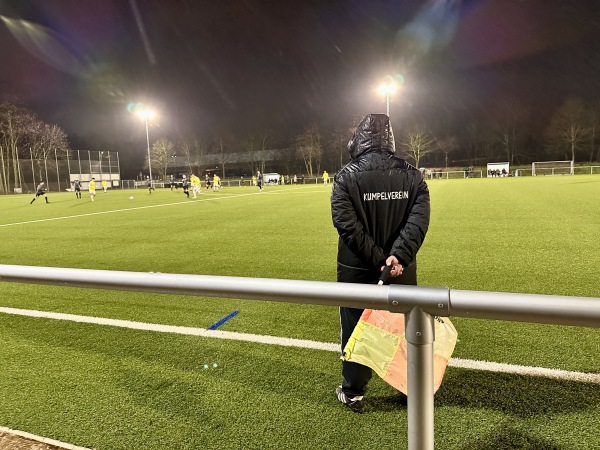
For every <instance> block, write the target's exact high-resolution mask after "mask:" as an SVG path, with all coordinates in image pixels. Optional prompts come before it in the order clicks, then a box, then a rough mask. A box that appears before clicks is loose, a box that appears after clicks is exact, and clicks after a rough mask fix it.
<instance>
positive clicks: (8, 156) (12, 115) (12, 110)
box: [0, 102, 27, 193]
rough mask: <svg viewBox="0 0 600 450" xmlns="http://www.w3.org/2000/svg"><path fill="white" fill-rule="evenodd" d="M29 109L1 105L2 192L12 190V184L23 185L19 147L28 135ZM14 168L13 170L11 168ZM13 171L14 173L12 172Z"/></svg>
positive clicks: (7, 104)
mask: <svg viewBox="0 0 600 450" xmlns="http://www.w3.org/2000/svg"><path fill="white" fill-rule="evenodd" d="M26 116H27V111H26V110H25V109H23V108H20V107H18V106H16V105H13V104H12V103H8V102H5V103H2V104H1V105H0V150H1V152H0V163H1V164H2V171H1V172H0V176H1V178H0V192H2V193H6V192H9V191H10V186H11V184H14V185H15V186H17V185H18V186H20V185H21V178H20V171H19V167H18V166H19V147H20V146H21V145H22V144H23V143H24V142H25V140H26V135H27V126H26V124H25V123H26V119H25V117H26ZM11 169H12V170H11ZM11 172H12V173H11Z"/></svg>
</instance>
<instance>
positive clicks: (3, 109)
mask: <svg viewBox="0 0 600 450" xmlns="http://www.w3.org/2000/svg"><path fill="white" fill-rule="evenodd" d="M68 149H69V146H68V143H67V135H66V133H65V132H64V131H63V130H62V129H61V128H60V127H59V126H58V125H49V124H46V123H44V122H42V121H41V120H40V119H39V118H38V117H37V116H36V115H35V114H34V113H32V112H31V111H29V110H27V109H25V108H22V107H20V106H17V105H14V104H12V103H8V102H4V103H2V104H0V165H1V168H0V192H9V191H10V187H11V185H12V186H21V185H22V182H23V180H22V175H21V173H22V171H21V167H20V159H23V158H31V159H32V160H33V161H35V163H36V165H37V172H38V178H39V179H42V178H45V177H43V176H42V169H41V167H42V165H41V162H42V161H43V162H44V163H45V161H46V160H47V159H49V157H50V155H52V156H54V157H55V158H58V157H59V156H60V157H61V158H63V157H64V156H66V155H67V152H68Z"/></svg>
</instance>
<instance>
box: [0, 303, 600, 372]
mask: <svg viewBox="0 0 600 450" xmlns="http://www.w3.org/2000/svg"><path fill="white" fill-rule="evenodd" d="M0 313H4V314H13V315H18V316H28V317H38V318H46V319H55V320H67V321H71V322H80V323H91V324H96V325H108V326H113V327H120V328H129V329H133V330H145V331H157V332H161V333H175V334H184V335H191V336H202V337H208V338H215V339H231V340H236V341H244V342H256V343H259V344H267V345H281V346H286V347H298V348H307V349H313V350H324V351H329V352H337V353H339V352H340V344H338V343H333V342H317V341H310V340H305V339H292V338H283V337H277V336H265V335H260V334H249V333H235V332H232V331H220V330H207V329H205V328H193V327H181V326H175V325H160V324H152V323H144V322H133V321H129V320H118V319H105V318H102V317H89V316H79V315H75V314H64V313H55V312H46V311H37V310H30V309H18V308H7V307H0ZM448 365H449V366H450V367H456V368H461V369H473V370H484V371H489V372H503V373H511V374H517V375H528V376H538V377H544V378H554V379H559V380H567V381H578V382H583V383H593V384H600V373H585V372H571V371H567V370H559V369H547V368H544V367H529V366H519V365H515V364H502V363H495V362H491V361H475V360H470V359H461V358H452V359H450V361H449V363H448Z"/></svg>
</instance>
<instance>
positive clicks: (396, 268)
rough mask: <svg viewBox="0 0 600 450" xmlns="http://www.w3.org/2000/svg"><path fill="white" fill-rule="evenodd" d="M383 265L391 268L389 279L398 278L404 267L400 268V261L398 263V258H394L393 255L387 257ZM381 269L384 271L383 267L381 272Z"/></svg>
mask: <svg viewBox="0 0 600 450" xmlns="http://www.w3.org/2000/svg"><path fill="white" fill-rule="evenodd" d="M385 264H386V265H387V266H392V270H390V277H398V276H400V275H402V271H403V270H404V267H402V264H400V261H398V258H396V257H395V256H394V255H390V256H388V258H387V259H386V260H385ZM383 269H385V266H382V267H381V271H382V272H383Z"/></svg>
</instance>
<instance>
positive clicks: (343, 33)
mask: <svg viewBox="0 0 600 450" xmlns="http://www.w3.org/2000/svg"><path fill="white" fill-rule="evenodd" d="M599 4H600V1H582V0H578V1H575V0H480V1H477V0H464V1H459V0H456V1H453V0H445V1H442V0H437V1H426V0H424V1H417V0H406V1H400V0H395V1H379V0H369V1H365V0H362V1H354V0H339V1H335V0H315V1H301V0H297V1H285V0H273V1H257V0H233V1H226V0H223V1H219V2H216V1H203V0H195V1H194V0H169V1H165V0H129V1H128V0H97V1H90V0H44V1H40V0H14V1H6V0H0V15H1V16H2V17H0V19H2V20H0V64H1V66H0V99H11V98H15V97H16V98H19V99H20V100H21V101H22V102H23V103H24V104H25V106H27V107H29V108H30V109H32V110H33V111H35V112H36V113H38V115H39V116H40V117H41V118H42V119H43V120H44V121H46V122H49V123H56V124H58V125H60V126H61V127H62V128H63V129H64V130H65V131H66V132H67V134H68V135H69V139H70V143H71V147H72V148H74V149H91V150H96V149H100V148H103V149H104V148H106V147H108V150H118V151H120V152H133V153H138V154H139V155H143V151H144V146H145V135H144V128H143V125H142V124H141V123H140V121H139V119H137V118H136V117H135V116H134V115H133V114H131V113H130V112H128V105H129V107H130V108H131V105H132V104H133V103H143V104H146V105H149V106H152V107H154V108H155V109H156V110H157V111H158V113H159V120H158V124H157V125H156V126H154V127H152V129H151V134H152V135H153V136H154V138H158V137H159V136H165V137H169V138H172V139H177V138H179V137H182V136H186V135H187V136H190V135H196V136H199V137H203V138H205V139H206V140H210V139H211V138H212V136H213V135H214V134H215V133H226V134H228V135H230V136H234V137H236V138H238V139H244V138H245V137H247V136H248V135H250V134H252V133H257V132H258V133H260V132H261V131H262V130H264V129H265V128H269V129H271V130H273V132H274V134H276V135H277V136H279V137H280V138H281V139H282V141H285V140H286V139H287V140H288V142H289V140H290V138H292V137H294V136H296V135H297V134H299V133H300V132H301V131H302V130H303V129H304V128H305V127H307V126H308V125H310V124H311V123H318V124H319V125H320V126H321V127H322V128H324V131H327V129H331V128H333V127H343V128H346V129H347V128H348V127H349V126H350V125H351V121H352V120H353V119H354V118H356V117H359V116H362V115H364V114H366V113H370V112H385V102H384V99H383V98H382V97H381V96H380V95H379V94H377V93H376V88H377V86H378V85H379V84H380V83H381V82H382V81H383V79H384V77H385V76H386V75H391V76H393V77H395V79H397V80H403V84H402V87H401V90H400V92H398V93H397V94H395V95H394V96H393V97H392V101H391V112H390V115H391V117H392V123H393V124H394V127H395V128H396V129H397V128H400V127H402V126H403V125H404V124H407V123H410V122H411V121H416V120H420V121H423V122H435V121H436V120H442V119H441V117H442V116H448V117H453V118H454V120H459V121H460V120H463V119H464V120H466V118H467V117H469V116H475V117H477V116H481V115H482V114H485V112H486V111H488V110H490V109H491V108H493V107H494V105H495V104H497V103H498V102H499V101H501V100H502V99H506V98H509V97H515V98H518V99H519V100H520V101H524V102H526V103H527V104H528V105H530V107H531V108H532V110H533V111H534V112H535V114H537V115H540V116H545V115H547V114H548V111H552V110H553V108H555V107H556V106H558V105H560V104H561V103H562V102H563V101H564V99H565V98H566V97H567V96H569V95H574V96H580V97H582V98H584V100H585V101H586V102H592V103H600V76H599V75H600V6H599ZM23 21H26V22H23Z"/></svg>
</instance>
